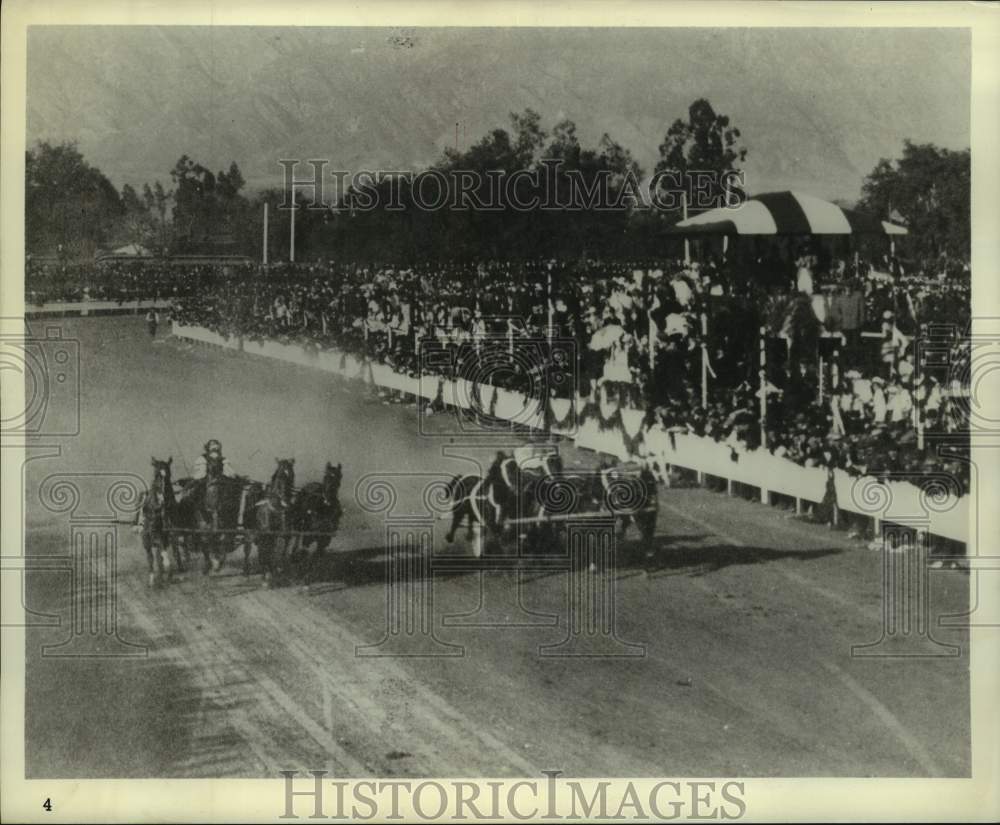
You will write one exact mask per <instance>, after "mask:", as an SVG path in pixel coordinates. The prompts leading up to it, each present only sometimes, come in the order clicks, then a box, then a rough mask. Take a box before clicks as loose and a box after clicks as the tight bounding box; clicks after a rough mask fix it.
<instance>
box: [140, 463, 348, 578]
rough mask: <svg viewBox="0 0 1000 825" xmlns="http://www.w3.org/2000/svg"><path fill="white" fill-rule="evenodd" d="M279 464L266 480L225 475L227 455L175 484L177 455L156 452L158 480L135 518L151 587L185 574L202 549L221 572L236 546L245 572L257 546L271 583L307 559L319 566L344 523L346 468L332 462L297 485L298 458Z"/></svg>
mask: <svg viewBox="0 0 1000 825" xmlns="http://www.w3.org/2000/svg"><path fill="white" fill-rule="evenodd" d="M275 463H276V467H275V470H274V472H273V473H272V475H271V478H270V480H269V481H268V482H267V484H262V483H260V482H258V481H253V480H251V479H248V478H246V477H244V476H227V475H226V474H225V473H224V472H223V462H222V459H221V458H217V457H212V456H210V457H208V459H207V461H206V473H205V476H204V478H199V479H179V480H177V481H174V480H173V479H172V477H171V467H172V464H173V458H172V457H171V458H168V459H167V460H166V461H163V460H160V459H158V458H155V457H153V458H152V465H153V480H152V483H151V484H150V486H149V490H148V492H147V493H146V495H145V497H144V499H143V502H142V506H141V508H140V515H139V516H138V519H139V521H140V522H141V529H142V544H143V548H144V549H145V551H146V558H147V561H148V563H149V584H150V586H157V585H159V584H161V583H162V582H163V581H164V580H169V578H170V577H171V576H172V574H173V572H174V570H177V571H178V572H183V571H184V570H185V569H186V568H187V566H188V563H189V560H190V558H191V557H192V556H195V557H197V554H198V553H199V552H200V553H201V555H202V572H203V573H205V574H207V573H209V572H211V571H212V570H219V569H220V568H221V567H222V563H223V560H224V559H225V557H226V556H227V555H228V554H229V553H231V552H233V551H234V550H236V549H237V547H238V546H239V547H242V549H243V573H244V575H247V576H249V575H250V573H251V564H250V559H251V554H252V552H253V548H254V547H256V548H257V556H258V561H259V566H260V572H261V574H262V576H263V580H264V585H265V586H266V587H267V586H270V584H271V583H272V581H273V580H274V579H275V577H276V576H278V575H280V574H283V573H285V572H290V573H292V574H293V575H296V576H302V575H303V574H304V573H305V572H306V565H307V564H309V563H312V564H316V563H317V562H318V561H319V558H320V557H321V556H322V554H323V553H324V551H325V550H326V549H327V547H328V546H329V544H330V542H331V540H332V539H333V537H334V535H335V534H336V533H337V529H338V527H339V525H340V519H341V515H342V512H343V511H342V508H341V506H340V484H341V480H342V479H343V470H342V467H341V465H340V464H336V465H334V464H332V463H330V462H327V464H326V467H325V469H324V472H323V479H322V481H319V482H311V483H309V484H306V485H304V486H302V487H296V486H295V459H293V458H279V459H275Z"/></svg>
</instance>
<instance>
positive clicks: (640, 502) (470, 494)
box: [446, 452, 657, 554]
mask: <svg viewBox="0 0 1000 825" xmlns="http://www.w3.org/2000/svg"><path fill="white" fill-rule="evenodd" d="M447 497H448V504H449V506H450V509H451V527H450V529H449V530H448V533H447V536H446V539H447V541H448V542H449V543H450V542H452V541H454V539H455V534H456V533H457V532H458V530H459V529H460V528H461V527H462V525H463V524H465V525H466V526H467V530H468V538H469V539H470V540H472V539H477V540H478V542H477V544H478V546H477V547H476V552H477V554H478V553H483V552H488V551H489V548H490V547H496V546H498V545H500V544H502V543H503V542H504V541H506V540H508V539H509V538H510V537H512V536H516V537H517V539H518V541H519V542H520V543H521V546H522V547H523V548H524V549H525V550H527V551H530V552H545V551H547V550H552V551H555V552H559V537H560V534H561V533H562V532H563V531H564V529H565V528H566V525H569V524H576V525H577V526H580V525H584V524H588V523H590V524H593V518H594V517H597V518H599V519H602V520H603V521H604V523H605V524H607V523H608V522H610V523H612V524H613V525H614V526H615V527H616V528H617V532H618V536H619V538H621V539H624V538H625V537H626V536H627V533H628V528H629V526H630V525H635V527H636V528H637V529H638V531H639V534H640V538H641V540H642V542H643V544H644V546H645V548H646V550H647V552H650V551H651V550H652V543H653V535H654V532H655V529H656V517H657V482H656V477H655V476H654V475H653V473H652V472H651V471H650V470H649V469H648V468H647V467H645V466H638V465H634V466H629V465H626V466H618V465H616V464H614V463H613V462H609V461H602V462H601V463H600V465H599V466H598V467H597V469H596V471H594V472H588V473H570V472H567V471H566V470H565V468H564V465H563V461H562V458H561V456H560V455H559V454H558V452H550V453H548V454H546V455H545V456H544V457H542V458H541V459H540V460H537V461H533V462H531V464H530V466H529V464H528V463H527V462H522V461H519V460H518V459H517V458H516V457H515V456H514V455H508V454H506V453H504V452H498V453H497V454H496V456H495V458H494V459H493V461H492V463H491V464H490V466H489V467H488V468H487V470H486V473H485V474H484V475H483V476H478V475H464V476H455V477H454V478H453V479H452V480H451V482H450V483H449V485H448V488H447Z"/></svg>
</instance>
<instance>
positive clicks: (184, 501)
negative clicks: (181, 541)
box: [178, 457, 248, 573]
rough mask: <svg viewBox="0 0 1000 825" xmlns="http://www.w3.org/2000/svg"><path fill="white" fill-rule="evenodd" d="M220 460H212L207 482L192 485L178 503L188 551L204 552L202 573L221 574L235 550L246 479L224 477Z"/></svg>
mask: <svg viewBox="0 0 1000 825" xmlns="http://www.w3.org/2000/svg"><path fill="white" fill-rule="evenodd" d="M222 470H223V464H222V459H221V458H216V457H210V458H209V459H208V461H207V464H206V473H205V478H201V479H197V480H195V481H192V482H189V483H188V484H187V486H186V487H185V488H184V490H183V491H182V493H181V496H180V499H179V501H178V515H179V521H180V522H181V523H182V524H183V526H184V527H185V528H187V529H188V530H189V531H190V532H188V533H186V536H187V541H186V542H185V547H186V548H189V549H194V550H196V551H197V550H201V553H202V556H203V557H204V562H203V564H202V573H208V572H209V571H210V570H212V569H215V570H219V569H220V568H221V567H222V562H223V559H225V556H226V553H228V552H230V551H232V550H233V549H234V548H235V546H236V536H235V531H236V530H237V528H238V526H239V525H238V522H239V513H240V504H241V499H242V497H243V488H244V487H245V486H246V485H247V483H248V482H247V479H245V478H230V477H228V476H226V475H224V474H223V471H222Z"/></svg>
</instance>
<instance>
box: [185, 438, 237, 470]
mask: <svg viewBox="0 0 1000 825" xmlns="http://www.w3.org/2000/svg"><path fill="white" fill-rule="evenodd" d="M209 461H221V462H222V474H223V475H224V476H226V477H227V478H235V477H236V473H235V472H234V471H233V468H232V466H231V465H230V463H229V459H227V458H226V457H225V456H223V455H222V442H221V441H219V440H218V439H217V438H210V439H209V440H208V441H206V442H205V447H204V449H203V452H202V454H201V455H200V456H198V458H197V459H195V462H194V473H193V474H192V477H193V478H195V479H202V478H205V477H206V476H207V475H208V463H209Z"/></svg>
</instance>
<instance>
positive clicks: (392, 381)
mask: <svg viewBox="0 0 1000 825" xmlns="http://www.w3.org/2000/svg"><path fill="white" fill-rule="evenodd" d="M173 333H174V335H176V336H178V337H181V338H186V339H189V340H193V341H199V342H201V343H205V344H211V345H214V346H219V347H225V348H227V349H237V350H242V351H243V352H245V353H249V354H252V355H260V356H264V357H267V358H274V359H278V360H281V361H286V362H288V363H292V364H298V365H301V366H309V367H314V368H316V369H320V370H324V371H326V372H330V373H333V374H335V375H339V376H341V377H343V378H352V379H360V380H362V381H365V382H366V383H369V384H373V385H375V386H379V387H383V388H386V389H393V390H399V391H401V392H405V393H409V394H410V395H413V396H419V397H423V398H427V399H430V400H433V399H435V398H438V397H440V398H441V400H442V401H443V402H444V403H445V404H448V405H450V406H454V407H466V408H467V407H469V406H470V405H471V403H472V401H471V399H472V398H473V395H472V387H471V384H470V383H469V382H468V381H457V382H456V381H451V380H446V379H443V378H438V377H429V376H424V377H423V378H415V377H412V376H408V375H404V374H401V373H397V372H395V371H394V370H392V368H391V367H389V366H387V365H385V364H377V363H371V364H369V363H367V362H365V361H364V360H362V359H360V358H357V357H356V356H352V355H348V354H346V353H342V352H340V351H337V350H316V349H312V348H307V347H302V346H300V345H296V344H282V343H278V342H277V341H262V342H254V341H247V340H244V339H241V338H239V337H231V338H225V337H224V336H222V335H219V334H217V333H214V332H211V331H209V330H207V329H204V328H202V327H196V326H184V325H180V324H176V323H175V324H174V325H173ZM479 392H480V398H481V403H482V407H483V409H484V410H487V411H489V410H492V412H493V414H494V415H495V416H496V417H498V418H504V419H507V420H515V421H517V422H518V423H520V424H524V425H529V426H532V427H535V428H538V429H540V428H542V427H543V426H544V424H545V416H544V414H543V411H542V410H541V409H540V406H539V402H537V401H535V400H533V399H528V398H526V397H525V396H523V395H520V394H519V393H514V392H511V391H509V390H505V389H502V388H497V387H493V386H492V385H488V384H482V385H480V386H479ZM582 403H583V401H582V399H578V400H577V402H576V406H577V409H578V410H579V409H580V408H581V407H582ZM550 404H551V413H552V417H553V418H554V419H555V420H557V421H564V420H565V419H566V418H567V415H568V413H569V412H570V411H571V408H572V404H571V402H570V401H568V400H566V399H553V400H552V401H551V402H550ZM620 412H621V418H622V425H621V428H610V429H606V428H602V427H601V425H600V423H599V421H598V419H597V418H596V417H591V418H589V419H587V420H584V421H578V422H576V423H575V424H571V425H568V426H564V427H558V426H555V427H553V432H555V433H557V434H560V435H563V436H565V437H567V438H571V439H573V440H574V441H575V442H576V444H577V446H579V447H583V448H585V449H589V450H594V451H596V452H602V453H607V454H608V455H614V456H617V457H619V458H621V459H628V458H635V457H641V458H644V459H646V460H652V461H655V462H657V463H659V465H660V466H661V467H662V468H666V467H668V466H674V467H681V468H685V469H688V470H693V471H695V472H698V473H705V474H708V475H711V476H716V477H718V478H722V479H725V480H727V481H731V482H737V483H740V484H746V485H748V486H751V487H756V488H759V489H760V491H761V498H762V500H764V501H768V500H769V497H770V494H771V493H777V494H779V495H784V496H788V497H790V498H793V499H795V500H796V502H801V501H807V502H817V503H818V502H822V501H823V500H824V499H826V498H827V495H828V486H829V485H830V483H831V481H832V486H833V491H834V492H835V501H836V507H837V508H839V510H841V511H846V512H849V513H855V514H857V515H860V516H865V517H868V518H873V519H875V520H876V522H880V521H884V522H889V523H895V524H902V525H906V526H910V527H913V528H914V529H916V530H921V531H925V532H928V533H931V534H933V535H936V536H941V537H944V538H948V539H952V540H953V541H958V542H963V543H966V544H967V543H968V542H969V539H970V537H972V538H976V535H975V533H974V528H970V524H973V525H974V524H976V523H978V517H977V516H978V514H977V513H975V512H974V509H973V507H974V505H973V497H971V496H968V495H965V496H962V495H958V494H957V493H956V490H957V489H958V488H957V482H956V480H954V479H952V478H951V477H950V476H948V475H946V474H944V473H943V472H942V473H940V474H937V475H935V474H931V475H929V476H928V479H927V482H926V483H924V484H922V485H921V486H917V485H914V484H912V483H910V482H908V481H894V480H891V479H890V480H887V481H879V480H878V479H876V478H873V477H871V476H862V477H857V476H851V475H849V474H848V473H846V472H844V471H843V470H834V471H833V472H832V476H831V471H829V470H827V469H826V468H822V467H803V466H801V465H799V464H796V463H795V462H793V461H790V460H789V459H787V458H783V457H781V456H776V455H773V454H772V453H769V452H767V451H766V450H754V451H747V450H743V449H734V448H733V447H731V446H730V445H729V444H724V443H720V442H717V441H713V440H712V439H710V438H707V437H702V436H697V435H691V434H687V433H674V434H673V435H671V434H670V433H668V432H666V431H664V430H663V429H662V428H660V427H658V426H657V427H651V428H648V429H643V427H642V421H643V419H644V417H645V416H644V414H643V412H642V411H641V410H634V409H629V408H621V409H620ZM640 434H641V436H642V438H641V439H638V438H637V437H638V436H639V435H640ZM636 442H638V443H639V445H640V446H639V447H638V453H639V455H634V454H633V453H632V452H631V450H630V449H629V443H636ZM970 519H973V520H972V521H970Z"/></svg>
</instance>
